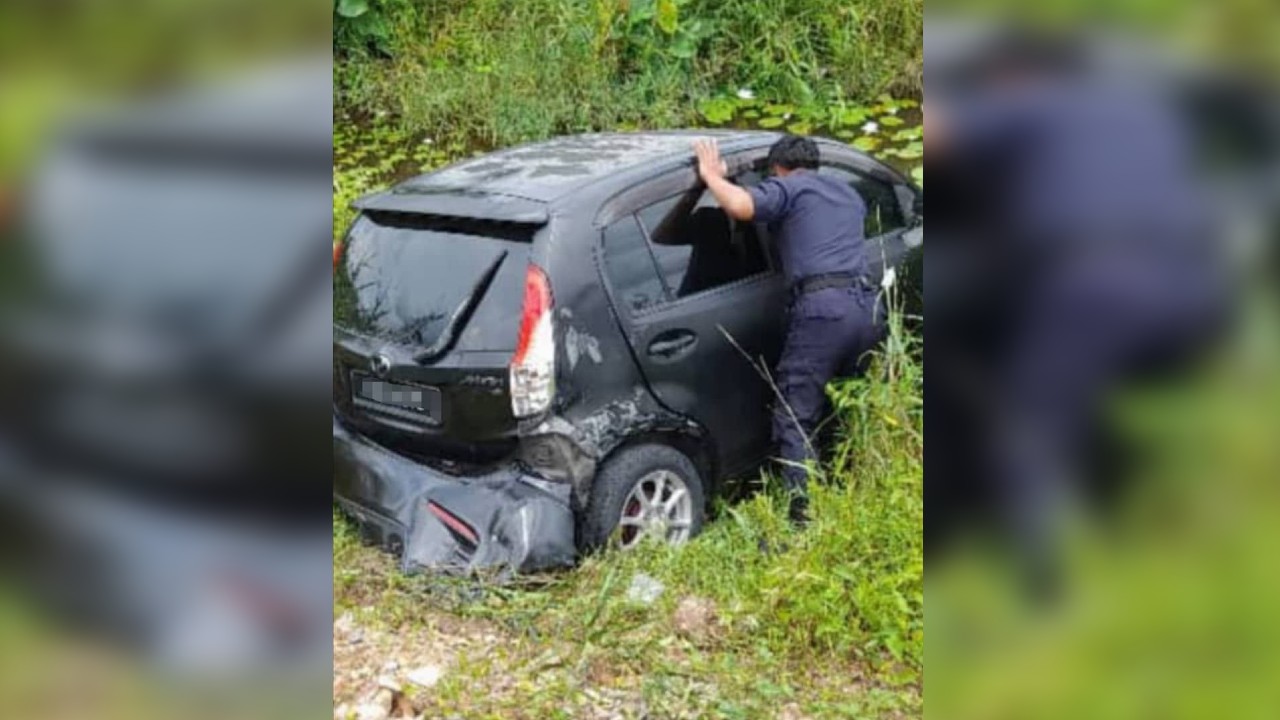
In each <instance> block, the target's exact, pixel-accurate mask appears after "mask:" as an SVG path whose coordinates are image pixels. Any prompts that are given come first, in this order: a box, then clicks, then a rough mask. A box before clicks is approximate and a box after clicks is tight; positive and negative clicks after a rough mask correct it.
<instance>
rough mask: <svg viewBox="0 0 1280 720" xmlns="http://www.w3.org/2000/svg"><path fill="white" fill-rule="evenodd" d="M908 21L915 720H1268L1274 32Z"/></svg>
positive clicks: (1128, 15)
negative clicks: (922, 215) (919, 460)
mask: <svg viewBox="0 0 1280 720" xmlns="http://www.w3.org/2000/svg"><path fill="white" fill-rule="evenodd" d="M929 13H930V14H929V16H927V17H926V24H925V149H926V155H925V157H926V164H927V165H928V167H929V171H930V174H931V182H932V193H931V195H932V197H933V198H934V200H933V209H932V215H933V217H934V232H933V234H932V237H931V244H932V247H931V256H930V259H929V264H928V266H927V269H926V273H927V280H926V299H927V302H929V303H930V307H931V311H932V318H931V323H930V329H929V348H928V354H929V357H930V362H931V371H930V373H929V374H928V375H927V377H926V380H925V382H926V385H927V388H928V389H927V391H926V392H927V397H928V408H929V413H930V416H931V420H932V422H931V426H930V428H931V432H930V438H931V442H930V446H929V450H928V451H927V462H928V468H929V471H928V473H927V474H926V480H925V483H926V487H925V497H926V503H927V506H928V520H927V522H926V554H927V555H928V556H929V557H928V559H927V562H928V565H927V567H928V575H927V596H928V601H929V609H928V616H927V617H928V628H929V632H930V640H929V641H928V643H927V645H926V657H927V665H928V667H930V668H931V669H932V681H931V683H930V684H929V685H928V689H927V691H926V693H927V695H926V697H927V699H928V703H929V707H930V712H931V713H936V714H937V715H938V716H940V717H948V718H1004V717H1008V718H1015V717H1016V718H1026V717H1270V716H1272V715H1273V714H1274V713H1275V708H1276V707H1277V706H1278V703H1277V701H1278V700H1280V697H1277V692H1278V691H1277V690H1276V686H1275V683H1274V682H1273V679H1274V678H1275V677H1276V676H1277V671H1278V670H1280V652H1278V651H1277V650H1276V648H1277V647H1280V645H1278V644H1277V640H1278V639H1280V621H1277V620H1276V618H1275V616H1274V608H1275V607H1277V606H1280V605H1278V601H1280V574H1277V573H1276V567H1277V565H1276V561H1275V552H1276V550H1275V549H1276V548H1277V547H1280V523H1277V520H1280V482H1278V481H1280V444H1278V443H1277V442H1276V440H1277V437H1280V432H1278V431H1280V306H1278V305H1277V300H1278V299H1280V293H1278V292H1277V290H1278V289H1280V288H1277V282H1276V281H1277V277H1278V276H1277V272H1276V271H1277V269H1280V265H1278V264H1277V263H1278V262H1280V255H1278V254H1277V249H1280V248H1278V247H1277V243H1278V242H1280V232H1278V231H1280V225H1278V224H1277V221H1280V155H1278V151H1280V105H1278V104H1277V97H1278V96H1277V94H1276V87H1275V84H1276V79H1277V77H1278V75H1277V73H1280V54H1278V53H1277V46H1276V44H1275V42H1274V38H1275V37H1276V36H1277V35H1276V32H1277V30H1280V8H1277V7H1276V6H1275V5H1274V3H1257V2H1216V3H1201V2H1176V1H1172V0H1168V1H1165V2H1109V3H1065V2H1048V3H1037V4H1034V6H1025V7H1024V6H1023V5H1015V4H1011V3H1001V2H986V3H960V4H955V3H942V4H939V5H934V4H932V3H931V4H930V7H929ZM939 203H941V205H939ZM939 218H941V224H939Z"/></svg>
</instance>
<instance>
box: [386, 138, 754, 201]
mask: <svg viewBox="0 0 1280 720" xmlns="http://www.w3.org/2000/svg"><path fill="white" fill-rule="evenodd" d="M699 137H712V138H715V139H716V141H717V142H718V143H719V144H720V145H722V146H725V147H734V148H741V147H742V146H753V145H763V144H768V143H771V142H773V141H774V140H775V139H777V137H778V135H777V133H771V132H763V131H753V130H670V131H661V132H634V133H590V134H584V135H568V136H564V137H558V138H554V139H552V140H546V141H543V142H536V143H531V144H528V145H521V146H518V147H513V148H509V149H506V150H499V151H497V152H493V153H489V154H486V155H481V156H479V157H475V158H472V159H470V160H465V161H463V162H460V163H456V164H454V165H450V166H449V167H446V168H444V169H442V170H439V171H437V172H433V173H428V174H426V175H420V176H418V177H416V178H412V179H410V180H408V181H406V182H404V183H402V184H401V185H399V186H397V187H396V188H395V190H394V192H395V193H397V194H402V195H403V194H411V195H412V194H419V193H420V194H423V195H440V194H454V193H457V194H466V195H472V196H474V195H475V194H485V195H505V196H513V197H519V198H525V199H527V200H534V201H537V202H544V203H549V202H554V201H555V200H557V199H559V198H561V197H564V196H566V195H569V194H570V193H573V192H574V191H576V190H580V189H582V188H584V187H586V186H588V185H590V184H592V183H596V182H599V181H600V180H602V179H604V178H607V177H611V176H614V175H617V174H620V173H623V172H626V171H628V170H632V169H635V168H637V167H640V166H643V165H647V164H651V163H654V162H657V161H661V160H664V159H672V158H675V157H678V156H680V155H688V156H689V157H690V158H692V152H693V151H692V149H691V147H690V146H691V144H692V142H693V141H694V140H695V139H696V138H699Z"/></svg>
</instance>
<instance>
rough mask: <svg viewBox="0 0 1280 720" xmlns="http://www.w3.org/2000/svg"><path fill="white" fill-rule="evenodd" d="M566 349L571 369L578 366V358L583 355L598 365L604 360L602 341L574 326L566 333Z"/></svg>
mask: <svg viewBox="0 0 1280 720" xmlns="http://www.w3.org/2000/svg"><path fill="white" fill-rule="evenodd" d="M564 351H565V355H566V357H568V359H569V370H571V371H572V370H574V369H575V368H577V366H578V360H579V358H582V357H586V358H588V359H590V360H591V362H593V363H595V364H597V365H599V364H600V363H602V362H604V355H603V354H601V352H600V341H599V340H598V339H597V338H596V337H595V336H594V335H589V334H587V333H585V332H582V331H580V330H578V329H577V328H575V327H572V326H570V327H569V329H568V330H566V331H565V334H564Z"/></svg>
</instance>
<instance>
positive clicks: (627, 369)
mask: <svg viewBox="0 0 1280 720" xmlns="http://www.w3.org/2000/svg"><path fill="white" fill-rule="evenodd" d="M700 136H713V137H715V138H716V139H717V140H718V142H719V144H720V147H721V150H722V152H723V154H724V156H725V158H726V161H727V163H728V165H729V167H730V174H731V176H732V177H733V179H734V180H735V182H737V183H739V184H741V185H744V186H750V185H752V184H755V183H758V182H760V181H761V180H762V179H763V178H764V176H765V173H766V168H765V167H764V159H765V155H766V153H767V151H768V149H769V146H770V145H771V144H772V143H773V142H774V141H775V140H777V138H778V137H779V136H778V135H777V134H774V133H768V132H754V131H712V132H706V131H698V132H696V133H694V132H682V131H677V132H650V133H637V134H593V135H579V136H573V137H564V138H559V139H555V140H552V141H548V142H542V143H537V144H532V145H526V146H522V147H518V148H513V149H509V150H504V151H501V152H497V153H493V154H490V155H486V156H483V157H479V158H475V159H471V160H467V161H465V162H461V163H459V164H456V165H453V166H450V167H448V168H445V169H443V170H440V171H438V172H434V173H430V174H427V175H423V176H421V177H417V178H414V179H411V180H409V181H407V182H404V183H402V184H400V185H398V186H396V187H394V188H392V189H391V190H388V191H386V192H381V193H377V194H374V195H371V196H368V197H365V198H363V199H361V200H360V201H358V202H357V203H356V207H357V209H358V210H359V215H358V217H357V219H356V220H355V222H354V224H353V225H352V227H351V229H350V232H349V234H348V235H347V237H346V239H345V241H344V243H343V246H342V248H341V250H340V253H338V254H335V286H334V292H335V295H334V347H333V362H334V376H333V378H334V383H333V391H334V396H333V401H334V413H335V418H334V433H335V480H334V483H335V485H334V490H335V495H336V497H337V499H338V501H339V502H340V504H341V505H342V506H343V507H345V508H346V509H347V510H349V511H351V512H352V513H354V514H355V515H357V516H358V518H360V519H362V520H364V521H366V522H365V525H366V526H372V528H373V530H374V532H375V533H376V534H377V535H378V537H377V538H376V539H380V540H382V541H384V542H386V543H388V544H390V545H392V546H393V547H394V546H402V545H403V544H404V543H406V542H407V543H408V544H409V545H413V544H414V542H413V540H412V537H411V535H412V532H411V531H412V530H413V528H412V527H411V526H412V525H414V524H415V523H417V522H420V521H419V520H415V519H414V518H415V517H419V516H420V517H427V515H425V514H423V513H428V514H429V515H430V516H431V517H434V518H435V520H436V521H438V522H433V525H434V526H435V531H441V532H447V535H445V534H442V535H440V537H443V538H445V539H446V540H447V541H448V543H446V544H449V543H452V545H451V547H450V548H449V550H448V551H447V552H445V553H443V554H441V553H429V554H430V555H431V557H432V559H433V560H434V561H441V562H445V561H457V560H461V561H463V562H479V561H478V560H477V554H478V555H479V556H484V557H485V559H491V558H490V556H489V553H490V552H491V550H490V549H487V548H486V543H489V542H491V541H492V540H493V539H494V537H495V533H496V535H501V536H504V537H502V538H498V540H499V542H500V543H501V542H506V541H509V540H510V538H509V537H506V536H507V535H510V534H512V533H516V534H518V533H519V532H520V531H519V530H518V529H516V528H514V526H512V525H511V524H510V522H509V521H508V520H505V519H503V518H502V517H499V516H501V515H504V514H509V513H507V512H506V511H504V510H503V509H501V508H500V507H498V506H499V505H501V504H502V502H504V501H502V500H498V499H497V498H499V497H500V496H501V497H504V498H507V499H510V498H509V497H508V496H510V495H512V492H510V491H504V492H505V493H506V494H505V495H502V494H501V493H499V494H497V495H492V496H491V497H492V498H494V501H493V502H488V501H482V502H472V501H471V500H470V499H469V497H468V496H467V495H465V494H462V493H461V492H460V491H459V488H460V487H462V486H471V487H487V488H490V489H493V488H497V487H499V486H500V485H501V484H502V483H504V482H505V483H512V482H515V481H514V480H512V479H513V478H516V479H522V482H523V483H524V485H521V486H522V487H523V486H525V485H528V486H529V487H533V486H536V487H538V488H540V492H541V491H548V492H552V493H553V494H554V493H557V492H558V493H559V496H560V497H562V498H564V499H565V502H566V503H567V506H569V507H572V509H573V519H574V521H575V524H576V535H577V545H578V547H579V548H591V547H595V546H598V545H600V544H602V543H603V542H605V541H606V540H607V539H609V538H610V537H611V536H613V534H614V533H615V531H619V532H618V539H619V541H620V542H621V544H622V545H624V546H627V545H631V544H634V543H635V542H637V541H638V540H639V539H640V538H641V537H642V536H644V535H646V534H647V533H649V532H650V531H654V530H655V529H656V531H657V532H658V533H660V534H661V535H662V536H663V537H665V538H667V539H668V540H670V541H673V542H680V541H683V540H685V539H687V538H689V537H692V536H693V535H695V534H697V533H698V531H699V529H700V528H701V527H702V522H703V517H704V512H705V504H706V500H707V498H708V497H710V496H711V495H712V494H713V493H715V492H716V490H717V489H718V487H719V486H720V484H721V482H722V480H723V479H724V478H726V477H730V476H733V475H735V474H737V473H741V472H744V471H748V470H750V469H752V468H754V467H756V466H758V465H759V463H760V462H761V461H762V460H764V459H765V458H766V456H767V455H768V454H769V452H770V437H769V425H770V423H769V406H770V401H771V399H772V390H771V389H770V384H769V383H768V382H767V380H766V375H765V370H766V369H771V368H772V366H773V364H774V363H775V362H776V360H777V358H778V354H779V352H780V349H781V342H782V332H783V329H784V312H785V306H786V302H785V288H784V285H783V280H782V277H781V275H780V273H779V271H778V260H777V255H776V253H775V252H774V248H773V244H772V238H771V237H770V235H769V231H768V229H767V228H766V227H765V226H763V225H759V224H751V223H738V222H734V221H732V220H730V219H729V217H728V216H727V215H726V214H725V213H724V212H723V211H722V210H721V209H720V208H719V207H718V206H717V205H716V202H715V199H714V198H713V197H712V196H711V194H710V193H709V192H708V191H707V190H706V188H705V186H704V185H703V184H702V183H701V181H700V180H699V178H698V176H697V173H696V172H695V169H694V164H693V154H692V151H691V143H692V141H693V140H694V139H695V138H697V137H700ZM819 147H820V149H821V156H822V168H821V170H820V172H822V173H830V174H832V175H836V176H839V177H841V178H844V179H846V180H847V181H848V182H849V183H851V184H852V185H854V186H855V187H856V189H857V190H858V192H859V193H860V194H861V196H862V197H863V198H864V199H865V200H866V203H867V207H868V213H867V227H866V234H867V237H868V238H872V239H873V241H874V243H875V244H876V245H877V246H878V247H879V248H881V249H882V252H880V253H875V254H877V255H879V256H880V257H881V259H882V260H883V261H884V262H887V263H889V264H890V265H896V264H900V263H904V262H906V261H910V262H909V263H908V264H907V267H906V268H902V269H899V270H898V271H897V274H898V275H899V276H904V277H907V278H914V279H918V278H919V274H920V269H921V268H920V264H921V262H920V258H921V253H922V250H921V248H922V239H923V214H922V213H923V196H922V194H921V191H920V190H919V189H917V188H915V187H914V186H913V185H912V184H911V183H910V181H909V180H907V179H906V178H905V177H903V176H902V175H901V174H900V173H898V172H897V171H895V170H893V169H891V168H889V167H887V166H885V165H884V164H882V163H880V162H878V161H876V160H874V159H872V158H870V157H868V156H867V155H865V154H862V153H859V152H857V151H855V150H853V149H851V148H849V147H847V146H845V145H842V144H840V143H837V142H833V141H826V140H822V141H819ZM882 267H883V265H882V264H880V263H877V264H876V269H875V272H876V273H877V274H878V273H880V272H881V270H880V268H882ZM917 293H918V291H917ZM916 297H918V294H917V295H916ZM424 485H425V486H431V487H434V488H441V489H442V492H443V493H444V495H447V496H448V497H449V498H450V499H449V500H442V499H440V498H441V497H443V496H444V495H439V493H437V495H433V496H432V499H430V500H429V501H426V502H419V501H421V500H422V497H423V495H422V488H423V486H424ZM495 492H497V491H495ZM451 493H452V494H451ZM515 494H516V495H520V493H515ZM521 497H524V495H521ZM451 502H452V505H451V504H450V503H451ZM424 506H425V510H423V507H424ZM460 507H461V508H462V509H459V508H460ZM513 512H514V511H513ZM468 513H470V515H468ZM493 528H497V529H496V530H493ZM526 529H527V528H526ZM421 549H422V548H419V550H421ZM494 552H496V551H494Z"/></svg>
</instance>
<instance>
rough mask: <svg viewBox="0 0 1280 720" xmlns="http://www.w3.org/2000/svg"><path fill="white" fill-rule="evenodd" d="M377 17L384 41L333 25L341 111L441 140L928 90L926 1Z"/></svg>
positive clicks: (684, 120)
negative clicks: (716, 105) (743, 96)
mask: <svg viewBox="0 0 1280 720" xmlns="http://www.w3.org/2000/svg"><path fill="white" fill-rule="evenodd" d="M369 13H370V14H372V13H377V14H378V19H379V21H380V22H381V23H382V29H381V30H380V32H381V35H380V36H371V35H365V36H360V35H353V33H352V32H351V30H352V27H353V25H352V24H351V23H353V22H354V21H352V20H348V19H346V18H343V17H341V16H335V27H336V30H337V33H338V37H339V38H340V40H339V42H338V45H337V48H336V51H337V52H338V56H339V61H338V62H337V63H336V64H335V83H334V89H335V101H336V102H335V105H336V106H338V107H341V108H343V109H344V110H352V111H356V112H358V113H361V114H364V115H369V114H373V113H377V112H388V113H390V114H391V115H393V116H394V117H395V118H397V122H399V123H401V124H402V127H403V128H404V129H407V130H410V131H413V132H417V133H423V134H428V135H431V136H433V137H435V138H437V139H440V140H444V139H453V138H463V139H465V140H467V141H469V142H471V143H478V144H481V145H485V146H500V145H510V144H513V143H517V142H521V141H525V140H533V139H539V138H544V137H548V136H551V135H555V134H563V133H570V132H580V131H587V130H598V129H606V128H610V129H612V128H625V127H673V126H681V125H689V124H692V123H693V121H694V120H695V119H697V117H698V112H697V107H698V105H699V103H701V102H702V101H705V100H707V99H709V98H713V97H716V96H720V95H725V94H732V93H735V92H737V91H738V90H739V89H741V88H750V89H751V90H753V91H754V92H755V93H756V94H758V95H759V96H761V97H769V98H772V99H775V100H777V101H780V102H792V103H799V104H807V103H813V102H819V101H820V102H844V101H855V100H858V99H862V100H868V99H870V98H872V97H875V96H876V95H877V94H879V93H881V92H886V91H888V92H891V93H892V94H894V95H898V96H906V95H915V94H918V93H919V91H920V90H921V88H922V74H921V67H922V52H923V40H922V28H923V3H922V2H920V0H908V1H906V2H902V1H899V0H841V1H838V2H827V1H825V0H789V1H788V2H764V1H763V0H593V1H592V2H572V1H570V0H521V1H520V2H514V1H513V0H473V1H471V2H465V3H464V2H447V1H441V2H432V3H413V2H409V1H408V0H383V1H382V2H377V3H373V4H372V5H371V9H370V11H369ZM360 22H367V20H362V21H360Z"/></svg>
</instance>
